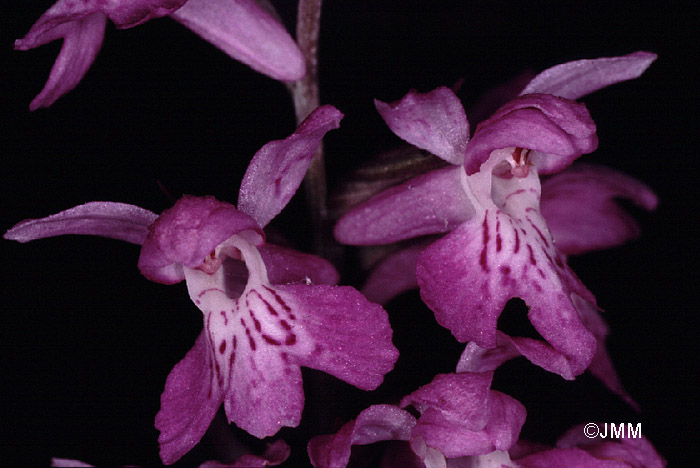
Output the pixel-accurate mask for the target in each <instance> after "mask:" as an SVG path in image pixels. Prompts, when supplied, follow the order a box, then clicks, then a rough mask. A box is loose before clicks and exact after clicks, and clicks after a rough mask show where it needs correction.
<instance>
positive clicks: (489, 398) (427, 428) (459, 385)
mask: <svg viewBox="0 0 700 468" xmlns="http://www.w3.org/2000/svg"><path fill="white" fill-rule="evenodd" d="M492 377H493V373H492V372H486V373H483V374H472V373H461V374H442V375H438V376H437V377H436V378H435V379H434V380H433V381H432V382H431V383H429V384H428V385H425V386H423V387H421V388H420V389H418V390H417V391H415V392H413V393H412V394H410V395H408V396H407V397H405V398H403V399H402V400H401V406H402V407H403V406H407V405H409V404H410V405H412V406H414V407H415V408H416V409H417V410H418V411H419V412H421V416H420V418H419V419H418V423H417V424H416V426H415V428H414V429H413V431H412V432H411V437H412V438H416V437H422V438H423V439H424V440H425V442H426V444H427V445H428V446H429V447H433V448H436V449H437V450H439V451H440V452H441V453H442V454H443V455H445V456H446V457H448V458H454V457H462V456H466V455H482V454H486V453H489V452H492V451H494V450H507V449H508V448H510V447H511V446H512V445H513V444H514V443H515V442H516V441H517V440H518V434H519V433H520V429H521V427H522V425H523V423H524V422H525V408H524V407H523V406H522V405H521V404H520V403H519V402H517V401H516V400H514V399H513V398H511V397H509V396H507V395H504V394H502V393H500V392H496V391H493V390H490V388H489V387H490V385H491V378H492Z"/></svg>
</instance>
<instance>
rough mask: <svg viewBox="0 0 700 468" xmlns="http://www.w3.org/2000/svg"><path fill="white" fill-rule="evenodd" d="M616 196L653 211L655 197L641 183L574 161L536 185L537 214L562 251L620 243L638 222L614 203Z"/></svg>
mask: <svg viewBox="0 0 700 468" xmlns="http://www.w3.org/2000/svg"><path fill="white" fill-rule="evenodd" d="M617 198H622V199H626V200H630V201H632V202H633V203H634V204H636V205H637V206H639V207H642V208H644V209H647V210H653V209H655V208H656V206H657V204H658V198H657V197H656V195H655V194H654V192H652V190H651V189H650V188H649V187H647V186H646V185H644V184H643V183H641V182H639V181H637V180H636V179H633V178H632V177H629V176H627V175H625V174H622V173H620V172H617V171H614V170H612V169H608V168H605V167H602V166H595V165H586V164H580V165H574V166H572V167H570V168H568V169H567V170H566V171H564V172H562V173H561V174H557V175H555V176H553V177H551V178H549V179H547V180H546V181H544V182H543V183H542V205H541V208H542V216H544V218H545V219H546V220H547V225H548V226H549V228H550V230H551V232H552V237H554V240H555V241H556V243H557V249H559V251H560V252H562V253H563V254H565V255H578V254H582V253H585V252H589V251H591V250H597V249H605V248H609V247H614V246H617V245H620V244H622V243H624V242H626V241H628V240H630V239H634V238H636V237H638V236H639V232H640V230H639V225H638V224H637V223H636V221H635V220H634V219H633V218H632V217H631V216H630V215H629V214H627V213H626V212H625V211H624V210H623V209H622V208H621V207H620V206H619V205H618V204H617V203H616V199H617Z"/></svg>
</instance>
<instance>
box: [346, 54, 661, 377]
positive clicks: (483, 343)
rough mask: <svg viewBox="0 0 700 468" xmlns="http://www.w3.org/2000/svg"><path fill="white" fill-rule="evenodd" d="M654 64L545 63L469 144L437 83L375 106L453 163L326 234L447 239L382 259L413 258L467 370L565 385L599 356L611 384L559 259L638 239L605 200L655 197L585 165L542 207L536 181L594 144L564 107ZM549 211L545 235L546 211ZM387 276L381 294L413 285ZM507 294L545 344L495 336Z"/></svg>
mask: <svg viewBox="0 0 700 468" xmlns="http://www.w3.org/2000/svg"><path fill="white" fill-rule="evenodd" d="M655 58H656V56H655V55H654V54H651V53H647V52H637V53H634V54H630V55H626V56H623V57H614V58H602V59H596V60H581V61H577V62H571V63H567V64H563V65H558V66H556V67H553V68H551V69H549V70H547V71H545V72H543V73H541V74H540V75H538V76H536V77H535V78H534V79H533V80H532V81H531V82H530V83H529V84H528V85H527V86H526V87H525V89H524V91H523V92H522V93H521V95H520V96H518V97H516V98H515V99H513V100H511V101H510V102H508V103H507V104H505V105H504V106H502V107H501V108H500V109H498V110H497V111H496V112H495V113H494V114H493V115H492V116H491V117H490V118H489V119H487V120H485V121H483V122H481V123H480V124H479V126H478V127H477V129H476V131H475V133H474V135H473V136H472V138H471V139H469V124H468V122H467V118H466V115H465V112H464V109H463V108H462V105H461V103H460V102H459V99H458V98H457V97H456V96H455V95H454V93H453V92H451V91H450V90H449V89H447V88H439V89H436V90H434V91H432V92H429V93H426V94H420V93H417V92H415V91H412V92H410V93H408V94H407V95H406V96H404V98H403V99H401V100H400V101H398V102H396V103H393V104H385V103H382V102H380V101H375V104H376V106H377V110H378V111H379V113H380V114H381V115H382V117H383V118H384V120H385V121H386V122H387V125H388V126H389V127H390V128H391V129H392V131H394V133H395V134H396V135H398V136H399V137H401V138H402V139H404V140H405V141H407V142H409V143H411V144H413V145H416V146H418V147H419V148H422V149H425V150H428V151H430V152H432V153H434V154H435V155H437V156H439V157H440V158H442V159H444V160H445V161H447V162H449V163H451V164H452V166H450V167H447V168H442V169H437V170H434V171H431V172H428V173H426V174H423V175H421V176H418V177H415V178H413V179H411V180H409V181H408V182H405V183H403V184H401V185H398V186H395V187H391V188H389V189H387V190H385V191H383V192H381V193H379V194H378V195H376V196H374V197H373V198H372V199H370V200H368V201H366V202H364V203H362V204H360V205H358V206H357V207H355V208H354V209H353V210H351V211H350V212H349V213H347V214H346V215H345V216H344V217H343V218H341V219H340V221H339V222H338V224H337V225H336V229H335V235H336V238H337V239H338V240H339V241H340V242H343V243H346V244H354V245H372V244H388V243H392V242H396V241H399V240H402V239H409V238H415V237H419V236H425V235H429V234H445V233H449V234H447V235H446V236H444V237H443V238H441V239H439V240H437V241H435V242H433V243H431V244H430V245H429V246H428V247H427V248H425V249H421V248H420V247H414V248H413V250H412V251H407V252H401V253H399V254H396V255H395V256H394V257H393V258H392V259H391V261H393V262H394V263H395V264H396V265H403V266H406V265H411V262H412V261H413V260H414V259H415V262H416V269H415V281H416V282H417V284H418V286H419V287H420V291H421V297H422V298H423V301H424V302H425V303H426V304H427V305H428V306H429V307H430V308H431V309H432V310H433V312H434V313H435V317H436V319H437V321H438V322H439V323H440V324H441V325H443V326H444V327H446V328H448V329H449V330H450V331H451V332H452V333H453V335H454V336H455V337H456V338H457V339H458V340H459V341H461V342H467V341H468V342H470V343H469V346H470V347H471V348H469V347H468V350H469V351H470V352H471V353H472V355H471V360H469V359H468V358H467V357H465V356H463V359H464V364H463V365H464V366H465V367H468V369H467V370H469V371H472V372H482V371H485V370H492V369H494V368H495V367H497V365H498V364H500V363H501V362H503V361H504V360H506V359H509V358H511V357H514V356H516V355H523V356H525V357H526V358H527V359H529V360H530V361H531V362H533V363H534V364H536V365H538V366H541V367H543V368H544V369H547V370H549V371H551V372H555V373H558V374H560V375H561V376H563V377H564V378H566V379H573V378H574V377H575V376H576V375H578V374H580V373H582V372H583V371H584V370H585V369H586V368H588V367H589V365H591V361H592V360H594V355H596V353H598V357H597V358H596V359H595V364H596V366H597V367H596V371H597V375H599V376H602V378H603V381H604V382H605V383H606V385H608V386H609V387H611V388H617V390H619V388H621V387H620V386H619V381H617V377H616V376H615V375H614V371H613V370H612V366H611V365H609V358H607V354H606V353H605V350H604V346H602V343H601V345H600V346H598V344H597V342H599V341H601V340H602V337H603V336H604V335H605V333H606V331H605V326H604V324H603V322H602V319H600V317H599V316H598V306H597V305H596V301H595V298H594V296H593V294H591V292H590V291H588V290H587V289H586V287H585V286H584V285H583V284H582V283H581V281H580V280H579V279H578V278H577V277H576V275H575V274H574V273H573V272H572V271H571V270H570V269H569V267H568V266H567V264H566V260H565V254H566V253H581V252H583V251H586V250H591V249H594V248H600V247H601V246H610V245H616V244H618V243H621V242H623V241H624V240H626V239H627V238H629V237H630V236H631V235H632V234H633V233H634V232H636V231H635V229H634V226H635V225H634V224H633V221H632V224H630V219H629V217H624V216H623V217H622V218H621V217H620V210H619V209H615V208H614V203H613V201H612V198H613V197H615V196H618V195H624V196H628V197H631V198H632V199H633V200H634V201H635V202H637V203H639V204H640V205H642V206H644V207H645V208H648V209H651V208H653V207H654V206H655V205H656V197H655V196H654V195H653V193H652V192H651V191H650V190H649V189H647V188H646V187H644V186H643V185H641V184H639V183H637V182H633V181H630V179H629V178H625V177H624V176H620V175H617V174H616V173H610V172H608V173H604V174H603V177H602V179H603V180H598V179H597V176H598V175H599V174H601V171H599V170H597V169H590V168H589V169H584V170H583V172H587V174H588V175H587V176H586V177H582V178H579V177H577V176H574V177H573V179H575V180H577V182H575V183H574V182H571V180H572V178H571V177H569V178H568V179H562V178H564V177H565V174H566V173H562V174H560V175H558V176H554V177H552V179H551V182H550V184H549V185H550V189H551V191H550V193H551V194H552V195H553V196H555V197H556V195H557V194H564V193H566V192H567V191H566V190H564V189H563V188H562V186H561V185H560V181H564V183H565V184H566V188H567V189H570V190H571V191H572V192H574V193H576V195H565V196H562V197H561V198H560V197H556V198H549V199H547V198H546V197H545V198H544V200H546V201H543V200H541V194H542V185H541V182H540V177H539V176H540V175H548V174H555V173H558V172H561V171H563V170H564V169H566V168H567V167H568V166H570V165H571V164H572V163H573V162H574V161H575V160H576V159H577V158H578V157H579V156H581V155H582V154H584V153H589V152H591V151H593V150H594V149H595V148H596V146H597V137H596V133H595V131H596V128H595V124H594V123H593V121H592V120H591V117H590V115H589V113H588V111H587V109H586V107H585V106H584V105H583V104H579V103H577V102H575V101H573V100H572V99H577V98H579V97H581V96H583V95H585V94H587V93H590V92H593V91H595V90H597V89H600V88H602V87H605V86H608V85H611V84H614V83H617V82H620V81H623V80H627V79H631V78H635V77H638V76H639V75H640V74H641V73H642V72H643V71H644V70H645V69H646V68H647V67H648V66H649V65H650V64H651V62H653V60H654V59H655ZM543 93H547V94H543ZM576 171H579V174H580V172H581V171H582V170H580V169H574V172H573V174H577V172H576ZM556 177H561V178H560V179H556ZM567 177H568V176H567ZM567 180H568V181H569V182H568V183H567V182H566V181H567ZM616 183H621V184H622V185H621V186H618V187H616V186H615V185H616ZM546 203H547V204H549V208H548V209H547V212H548V213H549V215H550V216H551V217H552V218H553V226H556V229H558V232H556V236H555V232H554V231H550V229H549V227H548V224H547V221H548V220H547V221H546V220H545V218H544V216H543V212H545V209H544V206H545V204H546ZM541 204H542V208H541ZM575 204H585V206H586V207H585V208H583V209H580V208H577V209H579V210H580V213H579V214H567V215H566V216H565V217H560V216H559V215H558V213H559V212H560V211H563V210H564V209H568V208H570V207H571V206H577V205H575ZM599 210H600V211H599ZM586 215H591V216H592V218H591V219H590V220H588V221H586V223H585V224H584V225H585V226H586V227H587V228H588V229H585V230H581V231H578V229H577V224H575V222H577V221H580V219H581V218H582V217H584V216H586ZM599 223H600V224H599ZM595 226H597V228H595ZM609 227H610V228H612V229H608V228H609ZM606 231H607V232H606ZM567 236H568V238H567ZM558 237H559V238H562V239H567V240H565V241H563V242H562V243H563V248H564V249H565V250H564V251H561V250H560V249H559V248H558V244H555V240H557V238H558ZM387 268H390V267H387ZM405 270H406V275H409V274H410V270H409V269H405ZM399 276H401V275H399ZM393 281H395V282H396V284H398V286H394V287H393V288H392V287H391V286H388V287H387V289H390V290H391V291H392V292H398V291H400V289H401V288H406V287H408V286H410V285H411V283H413V280H411V279H410V278H404V277H400V278H398V279H397V278H394V279H393ZM413 284H415V283H413ZM373 289H375V290H381V289H382V287H381V286H377V285H374V286H373ZM513 297H519V298H521V299H523V300H524V301H525V303H526V304H527V305H528V307H529V309H530V312H529V318H530V321H531V323H532V324H533V326H534V327H535V329H536V330H537V331H538V332H539V333H540V335H541V336H542V337H543V338H544V339H545V341H546V343H545V342H542V341H540V340H534V339H529V338H522V337H510V336H508V335H506V334H504V333H502V332H500V331H498V330H497V319H498V317H499V315H500V313H501V311H502V310H503V308H504V307H505V305H506V303H507V301H508V300H509V299H511V298H513ZM386 298H387V295H384V296H383V297H382V299H386ZM596 350H597V351H596ZM467 362H469V364H467Z"/></svg>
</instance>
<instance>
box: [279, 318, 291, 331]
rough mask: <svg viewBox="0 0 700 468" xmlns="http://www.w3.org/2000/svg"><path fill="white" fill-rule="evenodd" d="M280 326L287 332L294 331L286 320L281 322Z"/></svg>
mask: <svg viewBox="0 0 700 468" xmlns="http://www.w3.org/2000/svg"><path fill="white" fill-rule="evenodd" d="M280 325H282V328H284V329H285V330H287V331H289V330H291V329H292V326H291V325H290V324H289V323H288V322H287V321H286V320H281V321H280Z"/></svg>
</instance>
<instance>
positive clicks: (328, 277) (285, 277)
mask: <svg viewBox="0 0 700 468" xmlns="http://www.w3.org/2000/svg"><path fill="white" fill-rule="evenodd" d="M258 251H259V252H260V256H261V257H262V259H263V262H264V263H265V267H266V268H267V277H268V278H269V280H270V283H271V284H289V283H309V284H330V285H333V284H336V283H337V282H338V280H339V279H340V278H339V275H338V272H337V271H336V269H335V267H334V266H333V265H332V264H331V263H330V262H329V261H328V260H325V259H323V258H321V257H317V256H316V255H310V254H305V253H302V252H298V251H296V250H292V249H288V248H286V247H281V246H279V245H274V244H264V245H261V246H260V247H258Z"/></svg>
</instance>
